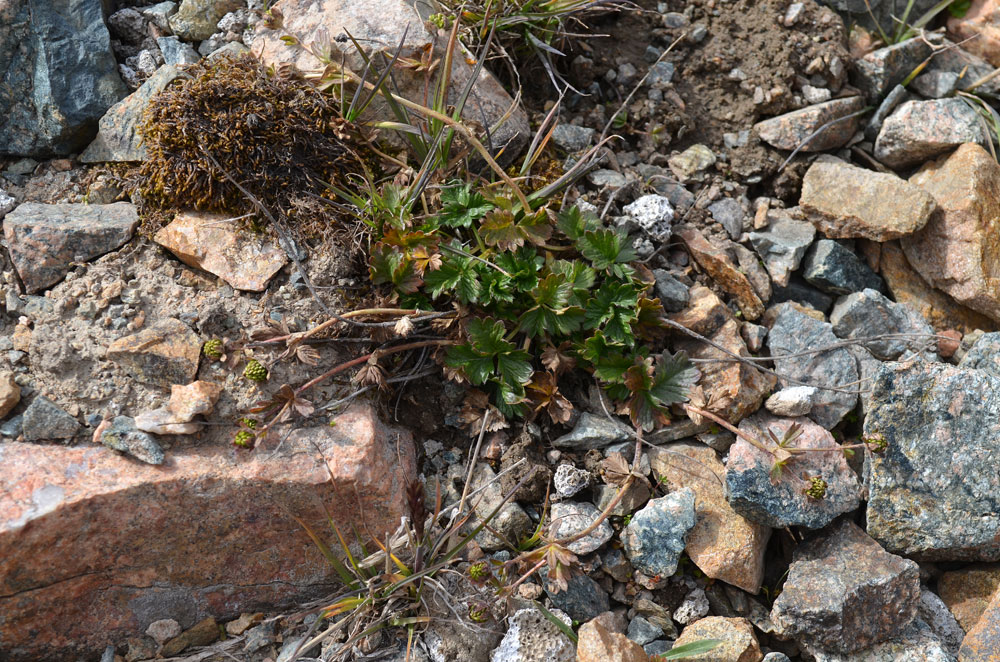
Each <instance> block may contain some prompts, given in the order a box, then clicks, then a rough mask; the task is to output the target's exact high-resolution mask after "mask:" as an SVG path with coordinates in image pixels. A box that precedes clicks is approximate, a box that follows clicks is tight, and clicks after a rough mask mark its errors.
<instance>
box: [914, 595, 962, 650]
mask: <svg viewBox="0 0 1000 662" xmlns="http://www.w3.org/2000/svg"><path fill="white" fill-rule="evenodd" d="M917 619H918V620H920V621H923V622H924V623H926V624H927V627H929V628H930V629H931V632H933V633H934V635H935V636H936V637H937V638H938V639H939V640H940V641H941V644H942V645H943V646H944V648H945V650H947V651H948V652H949V653H950V654H952V655H957V654H958V649H959V648H960V647H961V645H962V639H964V638H965V630H963V629H962V626H961V625H959V623H958V620H957V619H956V618H955V616H954V614H952V613H951V611H949V609H948V605H946V604H945V603H944V601H943V600H942V599H941V598H940V597H938V595H937V593H934V592H933V591H931V590H930V589H928V588H926V587H921V588H920V605H919V606H918V607H917Z"/></svg>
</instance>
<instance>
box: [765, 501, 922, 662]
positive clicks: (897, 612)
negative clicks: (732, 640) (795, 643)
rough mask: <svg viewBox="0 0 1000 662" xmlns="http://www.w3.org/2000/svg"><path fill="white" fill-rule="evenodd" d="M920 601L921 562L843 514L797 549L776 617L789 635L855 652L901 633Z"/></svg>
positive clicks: (777, 603) (823, 646) (776, 605)
mask: <svg viewBox="0 0 1000 662" xmlns="http://www.w3.org/2000/svg"><path fill="white" fill-rule="evenodd" d="M919 601H920V572H919V570H918V568H917V564H916V563H914V562H913V561H909V560H907V559H903V558H900V557H898V556H894V555H892V554H889V553H887V552H886V551H884V550H883V549H882V548H881V547H879V545H878V543H876V542H875V541H874V540H872V539H871V538H869V537H868V535H867V534H865V532H864V531H862V530H861V528H860V527H858V526H857V525H856V524H854V523H853V522H851V521H850V520H841V521H840V522H838V523H837V524H835V525H833V526H831V527H830V528H829V529H827V530H825V531H824V532H822V533H821V534H820V535H819V536H817V537H816V538H814V539H812V540H809V541H808V542H805V543H803V544H801V545H799V546H798V548H796V550H795V553H794V555H793V557H792V565H791V566H790V567H789V569H788V579H787V580H786V581H785V585H784V588H783V590H782V592H781V595H779V596H778V598H777V599H776V600H775V601H774V607H773V609H772V611H771V620H772V621H774V624H775V626H776V627H777V628H778V631H779V632H780V633H782V634H784V635H785V636H792V637H795V638H796V639H799V640H801V641H807V642H809V643H810V644H811V645H813V646H816V647H818V648H821V649H824V650H830V651H833V652H837V653H851V652H854V651H859V650H862V649H864V648H868V647H869V646H873V645H875V644H878V643H881V642H883V641H888V640H889V639H891V638H893V637H895V636H896V635H897V634H899V633H900V632H902V631H903V629H904V628H906V626H907V625H909V624H910V622H911V621H912V620H913V618H914V616H915V615H916V613H917V605H918V603H919Z"/></svg>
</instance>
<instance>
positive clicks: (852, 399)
mask: <svg viewBox="0 0 1000 662" xmlns="http://www.w3.org/2000/svg"><path fill="white" fill-rule="evenodd" d="M775 308H776V310H777V314H776V316H775V318H774V324H773V325H772V326H771V331H770V332H769V333H768V336H767V347H768V349H769V350H770V352H771V356H773V357H775V359H774V369H775V370H776V371H777V373H778V374H779V375H782V376H787V377H791V378H793V379H795V380H798V381H801V382H805V384H806V385H808V386H816V387H817V388H819V392H818V393H817V394H816V396H815V398H814V400H813V407H812V410H811V411H810V412H809V418H811V419H812V420H813V421H815V422H816V423H818V424H819V425H821V426H823V427H824V428H826V429H828V430H830V429H832V428H833V427H834V426H835V425H837V423H839V422H840V420H841V419H842V418H843V417H844V415H845V414H847V412H849V411H851V410H852V409H854V406H855V405H856V404H857V401H858V396H857V394H856V393H854V392H851V391H852V389H855V388H856V386H857V380H858V368H857V363H856V362H855V360H854V357H853V356H851V353H850V352H848V351H847V350H846V349H844V348H839V349H834V350H830V351H826V352H820V353H815V354H807V355H804V356H793V357H790V358H780V357H781V356H782V355H784V354H798V353H800V352H806V351H809V350H815V349H817V348H820V347H824V346H826V345H831V344H833V343H836V342H837V336H835V335H834V334H833V327H831V326H830V325H829V324H827V323H826V322H820V321H819V320H816V319H813V318H812V317H809V316H808V315H806V314H805V313H802V312H799V311H798V310H796V309H795V308H794V307H793V306H792V305H790V304H779V305H778V306H776V307H775ZM792 385H795V384H792V383H791V382H788V381H787V380H782V386H792ZM845 385H847V386H845ZM821 387H833V388H846V389H847V392H841V391H831V390H828V388H827V389H824V388H821Z"/></svg>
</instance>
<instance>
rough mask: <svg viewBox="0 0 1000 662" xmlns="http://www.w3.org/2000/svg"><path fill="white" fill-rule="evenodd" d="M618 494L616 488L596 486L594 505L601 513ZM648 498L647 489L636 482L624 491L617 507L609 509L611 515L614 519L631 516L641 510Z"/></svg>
mask: <svg viewBox="0 0 1000 662" xmlns="http://www.w3.org/2000/svg"><path fill="white" fill-rule="evenodd" d="M618 492H619V490H618V488H617V487H614V486H612V485H598V486H597V487H595V488H594V505H595V506H597V509H598V510H600V511H601V512H603V511H604V509H605V508H607V507H608V506H610V505H611V502H612V501H613V500H614V499H615V498H616V497H617V496H618ZM650 496H651V495H650V492H649V488H648V487H646V486H645V485H644V484H643V483H641V482H638V481H636V482H634V483H632V485H630V486H629V488H628V489H627V490H625V494H623V495H622V498H621V500H620V501H619V502H618V505H617V506H615V507H614V508H612V509H611V514H612V515H613V516H616V517H625V516H626V515H631V514H632V513H634V512H635V511H637V510H639V509H640V508H642V507H643V506H644V505H645V504H646V502H647V501H649V497H650Z"/></svg>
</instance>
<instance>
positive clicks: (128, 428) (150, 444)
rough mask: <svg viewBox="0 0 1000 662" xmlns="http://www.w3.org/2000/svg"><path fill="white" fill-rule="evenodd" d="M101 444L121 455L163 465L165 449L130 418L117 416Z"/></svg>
mask: <svg viewBox="0 0 1000 662" xmlns="http://www.w3.org/2000/svg"><path fill="white" fill-rule="evenodd" d="M101 443H102V444H104V445H105V446H107V447H108V448H110V449H111V450H116V451H118V452H120V453H125V454H126V455H131V456H132V457H134V458H136V459H137V460H140V461H142V462H145V463H146V464H163V461H164V459H165V457H164V455H163V449H162V448H160V445H159V444H158V443H156V440H155V439H153V437H152V436H150V435H149V434H148V433H146V432H143V431H141V430H139V429H137V428H136V427H135V420H134V419H132V418H129V417H128V416H116V417H115V419H114V420H113V421H112V422H111V425H110V426H109V427H108V428H107V429H106V430H105V431H104V432H103V433H101Z"/></svg>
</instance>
